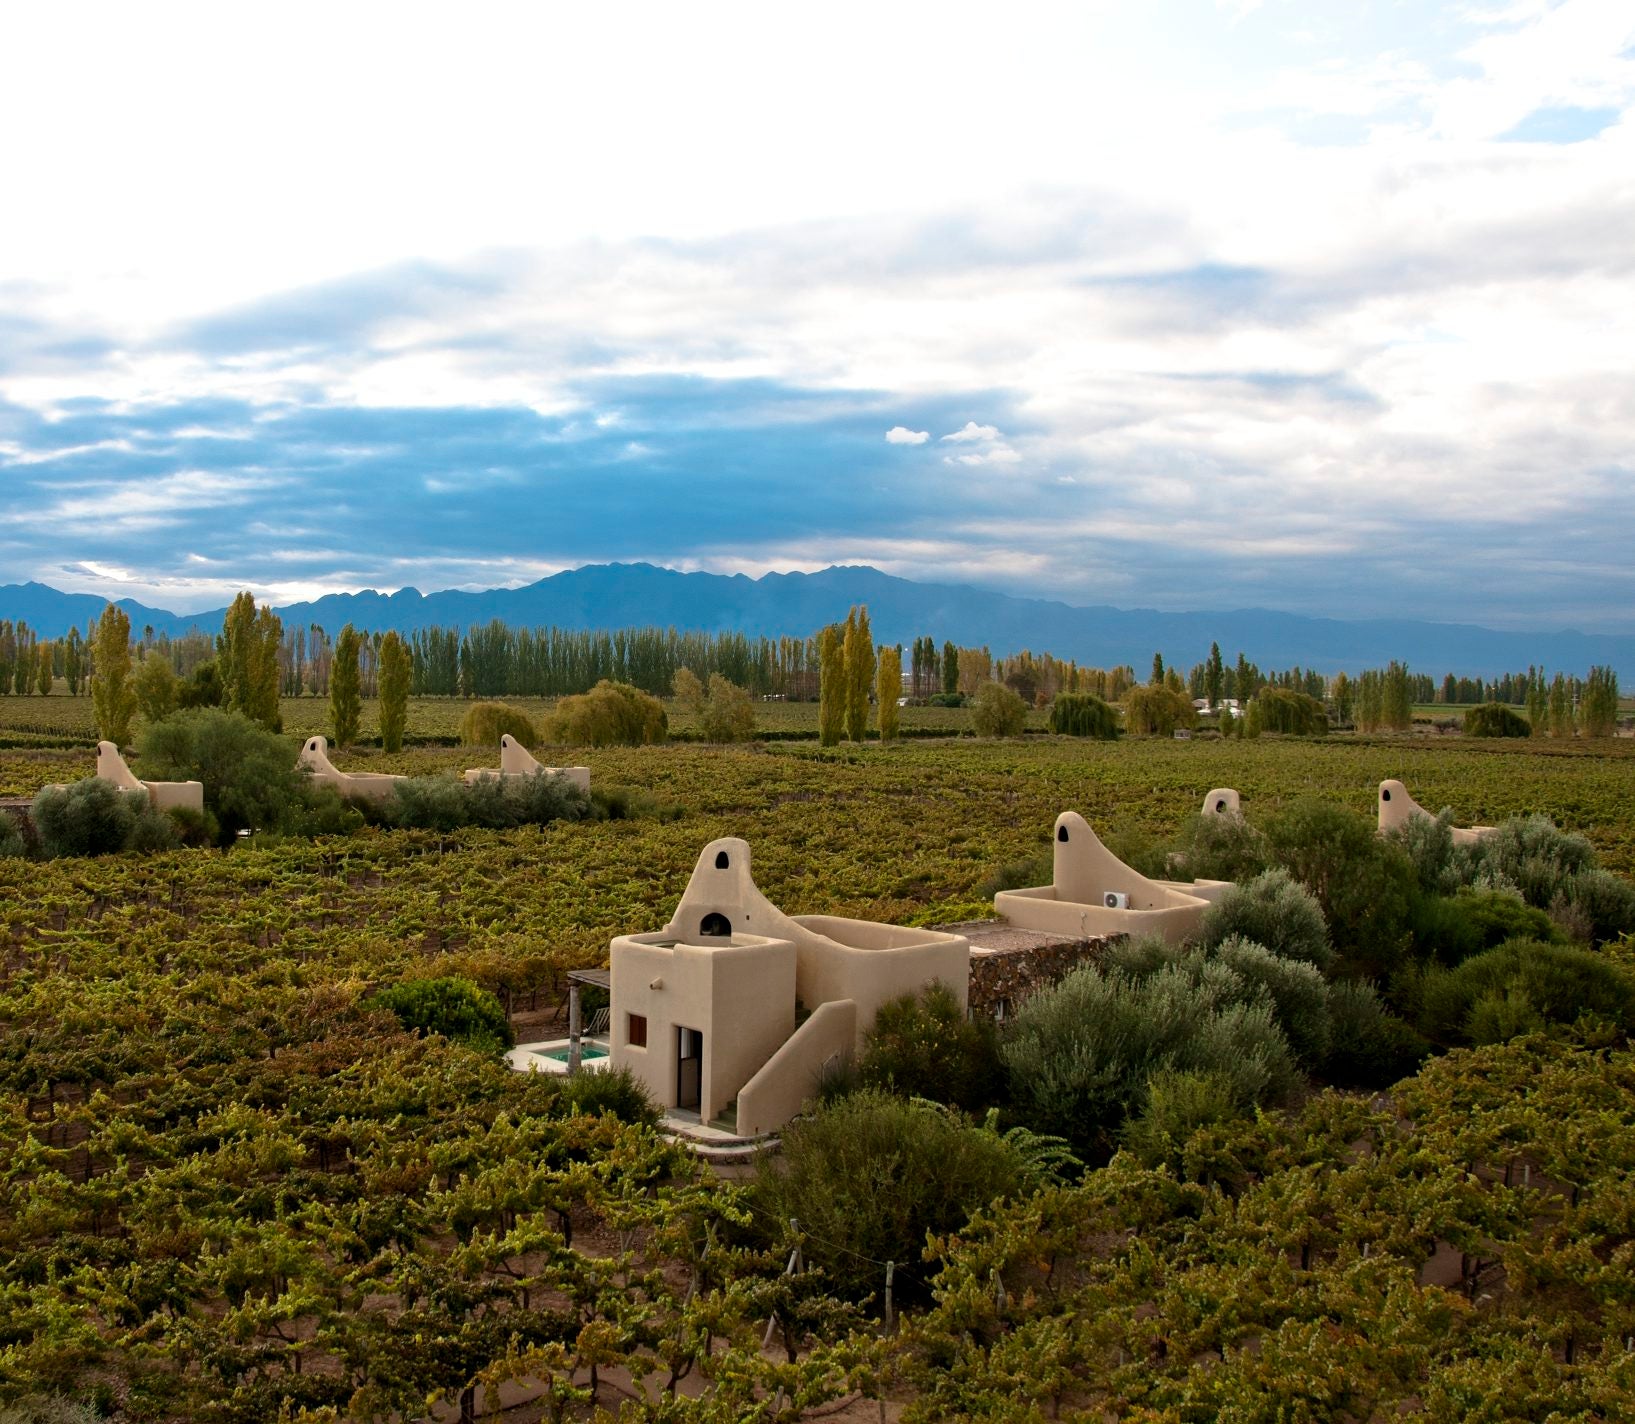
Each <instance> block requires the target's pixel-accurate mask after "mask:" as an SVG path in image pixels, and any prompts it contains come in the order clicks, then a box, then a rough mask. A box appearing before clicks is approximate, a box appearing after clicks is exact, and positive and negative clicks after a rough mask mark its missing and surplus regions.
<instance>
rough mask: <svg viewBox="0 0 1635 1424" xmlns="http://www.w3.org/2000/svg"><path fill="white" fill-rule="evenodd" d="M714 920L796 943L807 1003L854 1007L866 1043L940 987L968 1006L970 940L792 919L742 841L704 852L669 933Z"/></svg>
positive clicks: (687, 932)
mask: <svg viewBox="0 0 1635 1424" xmlns="http://www.w3.org/2000/svg"><path fill="white" fill-rule="evenodd" d="M713 916H719V917H721V918H722V919H724V920H725V921H726V923H727V924H728V925H730V927H731V930H732V933H733V934H735V935H736V934H738V933H740V932H743V933H748V934H762V935H771V936H773V937H775V938H778V939H784V940H788V941H789V942H790V943H791V944H793V945H794V946H795V956H796V965H797V968H796V986H795V992H796V994H797V995H798V997H799V999H800V1002H801V1004H802V1005H803V1006H804V1007H806V1008H807V1009H816V1008H817V1007H818V1006H819V1005H820V1004H825V1003H828V1002H830V1001H831V1000H834V999H850V1000H852V1001H853V1002H854V1003H855V1004H856V1005H857V1033H858V1036H859V1042H861V1036H862V1034H863V1033H865V1032H866V1031H867V1030H868V1028H869V1027H870V1026H871V1025H872V1024H873V1022H874V1015H875V1011H876V1010H877V1009H878V1008H879V1007H880V1005H881V1004H883V1003H884V1002H885V1001H886V1000H887V999H890V998H894V997H896V996H897V995H899V994H912V993H917V992H918V991H919V990H921V989H922V988H924V987H925V986H926V985H927V984H929V983H931V982H932V981H933V980H939V979H940V980H941V981H942V982H943V983H945V984H946V985H947V986H948V987H949V988H950V989H951V990H952V991H953V992H954V995H955V997H956V998H957V999H958V1000H959V1002H960V1003H961V1004H964V1002H965V994H966V983H967V980H968V979H969V976H970V952H971V951H970V944H969V942H968V941H967V940H966V939H965V937H964V936H963V935H957V934H947V933H944V932H942V931H939V930H927V929H915V928H910V927H907V926H901V925H883V924H877V923H875V922H872V921H868V920H851V919H844V918H842V917H840V916H836V915H793V916H791V915H786V914H784V913H783V911H782V910H780V909H778V907H777V906H776V905H774V904H772V902H771V901H769V900H768V899H767V898H766V896H765V895H763V894H762V893H761V891H760V889H759V888H758V887H757V886H756V884H755V879H754V875H753V872H752V867H751V856H750V849H749V845H748V843H747V842H745V841H743V840H740V839H739V838H738V837H736V836H729V837H725V838H723V839H721V840H717V841H711V842H710V843H709V845H707V846H705V847H704V850H703V852H702V853H701V854H700V855H699V857H698V863H697V864H696V865H695V866H694V867H693V873H692V877H691V878H690V879H689V880H688V882H687V888H686V890H685V891H684V892H683V893H682V897H681V900H680V902H679V903H678V904H677V906H676V911H675V914H674V915H673V916H672V917H671V919H670V923H669V924H668V925H667V926H666V927H665V933H666V934H668V935H671V936H676V937H686V936H697V935H699V934H700V933H701V931H702V929H703V927H704V924H705V922H706V921H707V920H709V919H710V918H711V917H713Z"/></svg>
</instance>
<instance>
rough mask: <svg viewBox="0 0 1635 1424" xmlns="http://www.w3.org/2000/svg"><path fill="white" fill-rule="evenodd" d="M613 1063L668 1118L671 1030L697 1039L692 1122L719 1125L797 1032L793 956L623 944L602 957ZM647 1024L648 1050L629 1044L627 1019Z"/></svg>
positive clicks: (761, 948)
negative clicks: (606, 964)
mask: <svg viewBox="0 0 1635 1424" xmlns="http://www.w3.org/2000/svg"><path fill="white" fill-rule="evenodd" d="M609 961H610V966H611V967H610V975H609V982H610V988H611V999H612V1014H611V1015H610V1018H611V1022H610V1024H609V1029H610V1033H611V1038H612V1050H611V1053H610V1058H611V1060H612V1064H613V1066H614V1067H615V1068H620V1067H628V1068H629V1069H630V1070H631V1072H633V1073H634V1074H635V1075H636V1076H637V1077H638V1078H640V1079H641V1081H642V1082H643V1083H644V1084H646V1085H647V1088H648V1090H649V1091H650V1092H651V1093H652V1094H653V1096H654V1098H655V1099H657V1101H658V1102H659V1104H660V1105H661V1106H663V1107H666V1108H671V1107H674V1106H675V1104H676V1097H677V1087H678V1084H677V1039H676V1030H677V1029H679V1028H687V1029H692V1030H695V1031H696V1032H698V1033H700V1034H702V1035H703V1040H704V1042H703V1063H702V1070H701V1074H700V1083H699V1116H700V1118H701V1119H703V1120H704V1121H706V1122H707V1121H709V1120H710V1119H711V1118H713V1117H717V1116H719V1115H720V1113H721V1110H722V1109H723V1108H725V1107H726V1106H727V1105H728V1104H729V1103H731V1102H732V1100H733V1098H735V1097H736V1096H737V1095H738V1090H739V1089H740V1088H741V1087H743V1085H744V1084H745V1083H746V1082H748V1081H749V1080H750V1078H751V1077H753V1076H754V1074H755V1072H756V1071H757V1070H758V1069H759V1068H760V1067H761V1066H762V1065H763V1064H764V1063H765V1062H766V1061H767V1060H768V1059H769V1058H770V1057H772V1055H773V1053H774V1052H776V1051H777V1049H778V1048H779V1046H780V1045H781V1044H783V1042H784V1041H785V1040H786V1039H788V1038H789V1036H790V1035H791V1034H792V1033H793V1032H794V1031H795V947H794V946H793V945H792V944H790V943H789V942H788V941H787V940H777V939H771V938H768V937H765V936H760V935H733V936H732V937H730V938H728V939H723V940H721V941H719V942H717V943H706V944H695V943H688V942H686V941H685V940H677V939H675V938H673V937H672V936H670V935H669V934H668V933H665V932H660V933H658V934H646V935H621V936H620V937H619V938H618V939H615V940H614V941H613V944H612V946H611V948H610V951H609ZM631 1014H640V1015H642V1016H643V1017H645V1018H646V1020H647V1046H646V1047H645V1048H639V1047H636V1046H634V1045H632V1044H631V1042H630V1015H631Z"/></svg>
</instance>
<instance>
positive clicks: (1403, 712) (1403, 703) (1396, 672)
mask: <svg viewBox="0 0 1635 1424" xmlns="http://www.w3.org/2000/svg"><path fill="white" fill-rule="evenodd" d="M1412 698H1413V693H1412V690H1411V685H1410V683H1409V679H1408V666H1407V664H1406V663H1399V662H1397V661H1396V660H1395V659H1394V658H1393V659H1392V660H1391V663H1390V665H1389V666H1388V667H1387V668H1386V669H1385V680H1384V685H1383V686H1382V688H1381V707H1380V714H1381V717H1382V718H1383V720H1384V723H1385V725H1386V726H1387V727H1389V728H1390V729H1391V730H1392V731H1393V732H1406V731H1407V730H1408V729H1409V728H1410V727H1411V726H1413V722H1414V708H1413V701H1412Z"/></svg>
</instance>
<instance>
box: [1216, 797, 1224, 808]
mask: <svg viewBox="0 0 1635 1424" xmlns="http://www.w3.org/2000/svg"><path fill="white" fill-rule="evenodd" d="M1215 809H1216V810H1217V811H1224V810H1225V809H1226V800H1225V798H1224V797H1223V798H1222V799H1221V800H1219V801H1217V802H1216V803H1215Z"/></svg>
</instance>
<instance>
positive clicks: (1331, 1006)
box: [1323, 982, 1431, 1088]
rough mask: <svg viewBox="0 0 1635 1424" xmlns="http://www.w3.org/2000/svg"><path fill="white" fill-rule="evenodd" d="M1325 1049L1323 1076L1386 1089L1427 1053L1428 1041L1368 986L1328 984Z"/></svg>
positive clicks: (1339, 1083)
mask: <svg viewBox="0 0 1635 1424" xmlns="http://www.w3.org/2000/svg"><path fill="white" fill-rule="evenodd" d="M1328 1015H1329V1050H1328V1057H1327V1058H1325V1059H1324V1061H1323V1076H1324V1077H1325V1078H1326V1079H1328V1081H1329V1082H1331V1083H1333V1084H1334V1085H1335V1086H1336V1087H1339V1088H1389V1087H1390V1086H1391V1085H1392V1084H1393V1083H1399V1082H1401V1081H1402V1079H1404V1078H1406V1077H1407V1076H1408V1075H1409V1074H1410V1073H1414V1072H1417V1071H1418V1069H1419V1065H1420V1064H1421V1063H1423V1062H1424V1061H1425V1059H1426V1058H1428V1057H1429V1056H1430V1051H1431V1049H1430V1045H1429V1044H1428V1043H1426V1042H1425V1040H1424V1039H1423V1038H1421V1037H1420V1036H1419V1034H1417V1033H1415V1032H1414V1030H1413V1029H1412V1028H1410V1027H1409V1026H1408V1025H1407V1024H1405V1023H1404V1022H1403V1021H1402V1020H1401V1019H1399V1018H1397V1017H1396V1016H1395V1015H1393V1014H1389V1013H1387V1012H1386V1011H1385V1007H1384V1005H1383V1004H1381V1003H1380V1000H1379V995H1378V994H1376V993H1375V992H1374V986H1373V985H1372V984H1362V983H1356V982H1345V983H1340V984H1332V985H1330V986H1329V996H1328Z"/></svg>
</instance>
